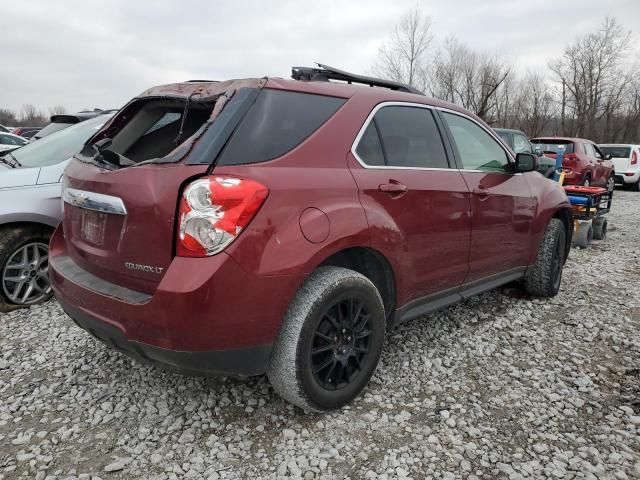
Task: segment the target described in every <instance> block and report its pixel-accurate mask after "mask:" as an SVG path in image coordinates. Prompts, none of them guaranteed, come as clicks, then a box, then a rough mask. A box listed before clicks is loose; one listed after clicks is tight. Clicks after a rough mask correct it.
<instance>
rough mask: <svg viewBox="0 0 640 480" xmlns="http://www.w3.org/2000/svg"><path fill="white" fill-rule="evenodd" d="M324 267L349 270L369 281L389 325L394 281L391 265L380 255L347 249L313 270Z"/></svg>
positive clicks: (322, 262) (394, 305) (391, 317)
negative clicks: (373, 286) (382, 305)
mask: <svg viewBox="0 0 640 480" xmlns="http://www.w3.org/2000/svg"><path fill="white" fill-rule="evenodd" d="M324 266H334V267H344V268H349V269H351V270H354V271H356V272H358V273H361V274H362V275H364V276H365V277H367V278H368V279H369V280H371V282H372V283H373V284H374V285H375V286H376V288H377V289H378V291H379V292H380V296H381V297H382V303H383V304H384V309H385V315H386V318H387V325H389V324H390V322H391V321H392V319H393V318H394V313H395V309H396V279H395V274H394V271H393V267H392V266H391V263H390V262H389V260H387V258H386V257H385V256H384V255H383V254H382V253H380V252H379V251H377V250H374V249H372V248H370V247H364V246H355V247H347V248H343V249H341V250H338V251H336V252H333V253H332V254H331V255H329V256H327V257H326V258H324V259H323V260H322V261H321V262H320V263H319V264H317V265H316V267H315V268H318V267H324Z"/></svg>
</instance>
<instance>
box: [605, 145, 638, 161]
mask: <svg viewBox="0 0 640 480" xmlns="http://www.w3.org/2000/svg"><path fill="white" fill-rule="evenodd" d="M600 151H602V153H604V154H605V155H611V156H612V157H613V158H629V156H630V155H631V147H604V146H600Z"/></svg>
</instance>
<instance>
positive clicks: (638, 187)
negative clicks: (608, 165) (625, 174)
mask: <svg viewBox="0 0 640 480" xmlns="http://www.w3.org/2000/svg"><path fill="white" fill-rule="evenodd" d="M629 188H630V189H631V191H632V192H640V180H638V181H637V182H634V183H632V184H630V185H629Z"/></svg>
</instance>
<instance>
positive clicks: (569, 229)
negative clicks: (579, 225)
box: [551, 207, 573, 263]
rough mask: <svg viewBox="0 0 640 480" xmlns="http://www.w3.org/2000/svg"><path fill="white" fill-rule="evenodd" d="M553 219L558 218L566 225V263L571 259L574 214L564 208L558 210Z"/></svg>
mask: <svg viewBox="0 0 640 480" xmlns="http://www.w3.org/2000/svg"><path fill="white" fill-rule="evenodd" d="M551 218H557V219H558V220H560V221H561V222H562V223H563V225H564V228H565V232H566V234H567V235H566V237H565V239H566V245H565V250H564V251H565V252H566V254H565V257H564V261H565V263H566V261H567V258H569V252H570V250H571V242H572V239H573V213H572V212H571V209H570V208H564V207H563V208H559V209H558V210H556V211H555V213H554V214H553V216H552V217H551Z"/></svg>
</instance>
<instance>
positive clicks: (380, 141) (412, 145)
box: [356, 106, 449, 168]
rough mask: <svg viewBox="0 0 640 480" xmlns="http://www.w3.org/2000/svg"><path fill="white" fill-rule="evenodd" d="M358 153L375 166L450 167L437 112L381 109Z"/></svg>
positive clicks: (412, 108) (417, 108) (412, 109)
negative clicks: (434, 113)
mask: <svg viewBox="0 0 640 480" xmlns="http://www.w3.org/2000/svg"><path fill="white" fill-rule="evenodd" d="M356 153H357V154H358V157H360V159H361V160H362V161H363V162H364V163H366V164H367V165H371V166H380V165H386V166H390V167H406V168H448V167H449V164H448V162H447V155H446V153H445V150H444V145H443V143H442V137H441V136H440V132H439V130H438V126H437V125H436V122H435V120H434V118H433V113H431V110H429V109H426V108H419V107H402V106H392V107H383V108H381V109H380V110H378V112H377V113H376V114H375V116H374V117H373V121H371V123H369V126H368V127H367V129H366V130H365V133H364V135H363V136H362V138H361V139H360V142H359V143H358V146H357V148H356Z"/></svg>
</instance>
